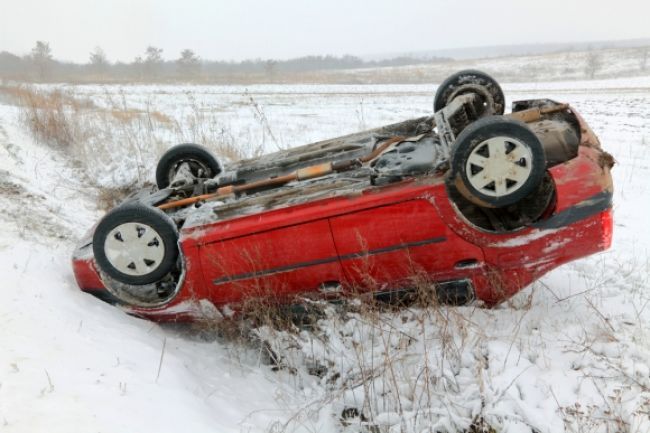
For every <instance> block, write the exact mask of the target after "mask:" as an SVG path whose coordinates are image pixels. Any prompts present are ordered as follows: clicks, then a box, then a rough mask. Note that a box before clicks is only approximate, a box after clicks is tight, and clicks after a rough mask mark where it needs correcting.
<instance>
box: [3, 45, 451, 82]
mask: <svg viewBox="0 0 650 433" xmlns="http://www.w3.org/2000/svg"><path fill="white" fill-rule="evenodd" d="M448 60H451V59H449V58H444V57H429V58H426V59H422V58H415V57H409V56H400V57H394V58H391V59H386V60H377V61H366V60H363V59H361V58H359V57H356V56H351V55H345V56H340V57H337V56H330V55H328V56H304V57H299V58H294V59H289V60H273V59H252V60H243V61H239V62H234V61H219V60H216V61H215V60H204V59H202V58H201V57H200V56H199V55H198V54H197V53H196V52H194V51H193V50H191V49H189V48H188V49H184V50H182V51H181V52H180V53H179V54H178V57H177V58H176V59H174V60H165V59H164V58H163V49H162V48H158V47H154V46H149V47H147V48H146V49H145V50H144V52H143V54H142V55H139V56H137V57H135V59H133V61H131V62H121V61H116V62H111V61H110V60H109V58H108V56H107V54H106V52H105V51H104V50H103V49H102V48H101V47H96V48H95V49H94V50H93V51H92V52H91V53H89V56H88V62H87V63H74V62H64V61H61V60H57V59H55V57H54V55H53V51H52V48H51V46H50V44H49V43H48V42H46V41H37V42H36V44H35V45H34V47H33V48H32V50H31V52H30V53H29V54H28V55H24V56H18V55H15V54H12V53H9V52H6V51H3V52H0V79H3V80H19V81H32V82H55V81H70V82H122V81H142V82H156V81H205V82H211V81H216V82H239V81H240V79H239V78H242V77H244V76H245V77H247V79H250V78H258V79H260V80H262V81H271V82H273V81H282V78H283V77H285V76H295V75H298V74H301V73H313V72H318V71H331V70H341V69H361V68H375V67H382V66H405V65H416V64H424V63H433V62H444V61H448Z"/></svg>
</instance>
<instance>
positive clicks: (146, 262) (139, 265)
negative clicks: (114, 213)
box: [104, 222, 165, 276]
mask: <svg viewBox="0 0 650 433" xmlns="http://www.w3.org/2000/svg"><path fill="white" fill-rule="evenodd" d="M104 251H105V253H106V258H107V259H108V261H109V262H110V264H111V265H112V266H113V267H115V269H117V270H118V271H120V272H122V273H123V274H126V275H132V276H141V275H146V274H148V273H150V272H153V271H154V270H156V269H157V268H158V266H160V263H161V262H162V260H163V257H164V255H165V243H164V242H163V240H162V238H161V237H160V235H159V234H158V232H157V231H156V230H155V229H154V228H152V227H151V226H149V225H147V224H141V223H133V222H130V223H124V224H120V225H118V226H117V227H115V228H114V229H113V230H111V231H110V232H109V233H108V236H107V237H106V241H105V242H104Z"/></svg>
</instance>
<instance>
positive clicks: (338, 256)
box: [73, 116, 613, 321]
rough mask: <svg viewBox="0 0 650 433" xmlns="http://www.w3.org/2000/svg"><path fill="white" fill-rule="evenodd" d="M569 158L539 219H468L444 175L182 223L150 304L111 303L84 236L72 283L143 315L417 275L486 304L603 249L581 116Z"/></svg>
mask: <svg viewBox="0 0 650 433" xmlns="http://www.w3.org/2000/svg"><path fill="white" fill-rule="evenodd" d="M577 118H578V121H579V123H580V128H581V132H582V134H581V141H580V146H579V149H578V155H577V157H575V158H573V159H571V160H569V161H567V162H564V163H562V164H559V165H556V166H554V167H551V168H550V169H549V170H548V171H549V173H550V175H551V177H552V181H553V183H554V186H555V192H556V193H555V197H556V199H555V200H554V201H553V204H552V208H550V209H549V210H548V212H547V216H546V217H545V218H543V219H542V220H540V221H538V222H536V223H533V224H531V225H529V226H526V227H523V228H520V229H518V230H514V231H510V232H506V233H495V232H490V231H487V230H483V229H481V228H479V227H477V226H475V225H473V224H472V223H471V222H469V221H468V220H467V219H466V218H465V217H464V216H463V215H462V214H461V213H460V212H459V210H458V208H457V206H456V205H455V204H454V202H453V201H452V200H451V199H450V197H449V196H448V194H447V189H446V187H445V182H444V178H443V176H441V175H428V176H420V177H415V178H411V179H406V180H403V181H400V182H397V183H392V184H389V185H385V186H373V187H370V188H367V189H366V190H364V191H362V192H360V193H358V194H353V195H346V196H337V197H330V198H323V199H318V200H314V201H309V202H306V203H301V204H298V205H293V206H285V207H281V208H277V209H271V210H266V211H261V212H258V213H253V214H248V215H242V216H233V217H229V218H226V219H224V220H219V221H213V222H210V223H208V224H202V225H198V226H197V225H195V226H192V227H183V228H181V230H180V238H179V246H180V251H181V255H182V257H183V263H184V271H183V275H182V277H181V281H180V282H179V284H178V288H177V289H176V291H175V294H174V295H173V296H171V297H169V298H168V299H165V300H164V301H162V302H161V303H159V304H157V305H147V306H143V305H142V306H138V305H134V304H128V305H127V304H125V303H123V302H120V301H117V299H116V298H115V297H114V296H112V295H111V292H110V290H109V289H107V285H106V284H104V282H103V281H102V278H101V277H100V273H98V272H97V267H96V264H95V263H94V260H93V257H92V248H91V246H90V245H89V243H88V242H84V243H82V245H81V246H80V247H79V248H78V249H77V251H76V252H75V255H74V259H73V265H74V273H75V277H76V279H77V282H78V284H79V287H80V288H81V289H82V290H83V291H85V292H88V293H91V294H94V295H96V296H98V297H100V298H104V299H107V300H113V301H116V302H117V303H118V304H121V305H122V307H123V308H124V309H126V310H127V311H128V312H129V313H131V314H135V315H137V316H141V317H146V318H149V319H152V320H158V321H166V320H192V319H196V318H199V317H201V316H202V315H203V314H204V312H205V308H204V307H205V305H206V303H207V304H211V305H214V306H216V307H217V308H223V307H226V306H229V305H239V304H241V303H242V302H245V301H246V300H247V299H249V298H251V297H255V296H262V295H269V294H270V295H272V296H274V297H276V298H278V299H279V300H281V301H286V302H291V299H293V298H294V297H295V295H299V294H304V293H308V292H318V291H323V290H324V288H332V287H342V288H343V290H344V291H346V290H347V291H359V290H361V291H370V292H375V293H377V292H390V291H392V290H399V289H402V288H407V287H412V286H413V285H414V284H416V283H417V280H418V279H421V278H422V279H426V280H427V281H430V282H433V283H436V285H437V287H438V288H439V290H442V291H445V290H447V289H448V290H452V291H453V290H456V291H457V290H458V288H459V287H460V288H461V289H462V291H464V292H463V293H461V297H462V298H464V300H465V301H468V300H471V299H472V298H476V299H479V300H481V301H484V302H485V303H487V304H490V305H491V304H495V303H498V302H500V301H502V300H504V299H507V298H508V297H510V296H512V295H513V294H515V293H516V292H518V291H519V290H521V289H522V288H524V287H526V286H527V285H529V284H530V283H531V282H533V281H535V280H536V279H538V278H540V277H541V276H543V275H544V274H545V273H547V272H549V271H550V270H552V269H554V268H556V267H558V266H560V265H562V264H564V263H567V262H569V261H572V260H575V259H578V258H581V257H584V256H588V255H590V254H593V253H597V252H599V251H603V250H604V249H606V248H608V247H609V246H610V243H611V238H612V226H613V222H612V209H611V206H612V179H611V176H610V172H609V168H610V164H609V163H608V161H606V158H605V157H604V155H606V154H605V153H604V152H602V151H601V150H600V145H599V143H598V140H597V138H596V137H595V136H594V134H593V133H592V132H591V130H590V129H589V128H588V126H587V125H586V124H585V122H584V121H583V120H582V119H581V118H580V117H579V116H578V117H577Z"/></svg>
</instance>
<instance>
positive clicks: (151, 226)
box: [93, 203, 178, 285]
mask: <svg viewBox="0 0 650 433" xmlns="http://www.w3.org/2000/svg"><path fill="white" fill-rule="evenodd" d="M177 242H178V231H177V230H176V225H175V224H174V222H173V221H172V220H171V218H169V217H168V216H167V215H166V214H165V213H164V212H163V211H161V210H159V209H157V208H154V207H149V206H145V205H143V204H140V203H132V204H128V205H124V206H120V207H118V208H116V209H113V210H112V211H111V212H109V213H108V214H106V216H104V218H103V219H102V220H101V221H100V222H99V224H98V225H97V228H96V229H95V234H94V235H93V252H94V254H95V261H96V262H97V265H98V266H99V268H100V269H101V270H102V271H104V272H105V273H106V274H107V275H108V276H109V277H111V278H113V279H115V280H117V281H119V282H121V283H125V284H132V285H144V284H151V283H154V282H157V281H159V280H160V279H161V278H162V277H164V276H165V275H167V273H169V272H170V271H171V270H172V269H173V268H174V265H175V264H176V258H177V256H178V243H177Z"/></svg>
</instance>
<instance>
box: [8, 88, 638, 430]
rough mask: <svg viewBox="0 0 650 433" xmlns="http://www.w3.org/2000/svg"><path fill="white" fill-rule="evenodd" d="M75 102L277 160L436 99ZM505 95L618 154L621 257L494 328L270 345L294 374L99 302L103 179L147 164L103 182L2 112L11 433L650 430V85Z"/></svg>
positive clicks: (244, 97) (508, 310)
mask: <svg viewBox="0 0 650 433" xmlns="http://www.w3.org/2000/svg"><path fill="white" fill-rule="evenodd" d="M64 87H65V88H66V89H67V90H69V91H70V92H72V93H73V94H75V95H79V96H84V97H88V98H90V99H92V100H93V101H94V102H95V103H96V105H97V106H99V107H102V106H106V105H107V104H108V103H107V101H115V100H117V101H119V103H120V104H123V105H125V106H128V107H129V108H133V109H138V110H143V111H147V110H152V109H153V110H156V111H158V112H160V113H163V114H165V115H167V116H169V117H170V118H172V119H176V121H178V122H183V119H185V118H186V114H187V113H194V117H193V118H196V116H195V114H196V112H197V110H198V112H200V113H202V116H205V118H207V119H210V121H209V123H210V124H212V125H219V128H221V131H222V132H223V134H224V136H225V135H227V136H228V137H229V139H231V140H232V141H233V142H234V143H246V144H247V145H253V146H259V147H262V148H264V149H266V150H267V151H271V150H274V149H275V148H276V147H286V146H292V145H297V144H303V143H306V142H310V141H314V140H318V139H323V138H328V137H331V136H336V135H340V134H343V133H347V132H354V131H357V130H359V129H361V128H370V127H374V126H379V125H382V124H385V123H391V122H394V121H399V120H403V119H405V118H408V117H412V116H418V115H424V114H428V113H429V112H430V110H431V105H432V95H433V91H434V90H435V89H434V86H425V85H414V86H410V85H400V86H394V85H386V86H379V85H375V86H249V87H247V88H244V87H228V86H205V87H204V86H131V87H117V86H103V87H100V86H81V87H75V86H64ZM504 90H505V91H506V94H507V96H508V99H509V100H510V101H511V100H513V99H523V98H530V97H550V98H554V99H558V100H562V101H567V102H570V103H571V104H573V106H574V107H576V108H577V109H578V111H579V112H580V113H582V114H583V116H584V117H585V118H586V120H587V121H588V122H589V123H590V125H591V126H592V127H593V129H594V130H595V131H596V133H597V134H598V135H599V137H600V139H601V141H602V143H603V145H604V147H605V148H606V150H608V151H609V152H611V153H612V154H614V156H615V157H616V160H617V162H618V164H617V165H616V166H615V168H614V170H613V175H614V178H615V188H616V192H615V223H616V226H615V233H614V244H613V247H612V249H611V250H610V251H608V252H606V253H603V254H600V255H597V256H594V257H590V258H587V259H585V260H581V261H578V262H574V263H572V264H569V265H566V266H564V267H562V268H560V269H558V270H556V271H553V272H552V273H550V274H549V275H547V276H546V277H545V278H543V279H542V281H540V282H538V283H535V284H534V285H533V286H532V287H530V288H528V289H526V290H525V291H523V292H522V293H521V294H519V295H517V296H516V297H515V298H514V299H513V300H512V301H511V302H508V303H506V304H504V305H502V306H500V307H498V308H495V309H491V310H487V309H483V308H476V307H474V306H469V307H462V308H454V307H449V308H447V307H444V308H435V309H433V308H432V309H429V310H424V311H423V310H417V309H409V310H403V311H398V312H384V313H381V314H377V313H363V314H358V315H357V314H347V315H341V314H339V313H337V312H336V311H330V312H329V314H328V316H327V317H326V318H325V319H324V320H322V321H321V322H320V323H319V325H318V327H317V329H315V330H314V331H311V332H306V331H304V332H302V333H300V334H297V335H293V334H286V333H281V332H277V331H274V330H272V329H267V328H263V329H260V330H258V333H259V334H261V335H263V336H265V337H267V338H268V339H269V341H271V347H272V348H273V349H274V351H275V353H277V354H278V355H280V356H281V358H282V360H281V364H282V365H283V366H285V367H286V368H281V369H279V370H277V369H273V368H271V366H269V365H267V364H266V363H265V362H263V361H264V359H265V358H266V357H265V356H264V354H263V353H262V352H261V351H260V350H256V349H253V348H250V347H247V346H245V345H243V344H241V342H235V341H228V340H223V339H212V340H208V341H206V340H205V339H202V338H199V337H198V336H197V335H193V334H191V333H188V332H180V331H179V330H177V329H168V328H162V327H160V326H158V325H155V324H152V323H149V322H145V321H142V320H138V319H135V318H132V317H129V316H127V315H125V314H123V313H122V312H120V311H119V310H117V309H115V308H113V307H110V306H108V305H105V304H103V303H102V302H100V301H98V300H96V299H94V298H92V297H90V296H87V295H84V294H82V293H80V292H79V291H78V290H77V289H76V285H75V282H74V278H73V276H72V273H71V268H70V254H71V251H72V247H73V245H74V242H75V241H76V239H78V238H79V237H80V236H81V235H82V234H83V233H84V232H85V231H86V230H87V229H88V227H90V226H91V225H92V224H93V223H94V222H95V221H96V220H97V219H98V218H99V217H100V216H101V212H100V211H99V210H97V208H96V205H95V198H96V195H97V191H96V189H94V187H90V186H87V182H86V180H87V179H89V177H92V178H98V177H100V178H101V179H102V182H101V184H102V185H104V186H112V185H117V184H121V183H124V179H128V178H129V177H130V176H133V175H134V174H133V173H132V172H131V171H129V170H131V169H132V166H131V165H129V163H128V160H129V159H132V158H133V155H132V154H131V153H130V152H127V151H124V150H123V149H124V148H120V146H122V144H123V143H120V142H119V141H116V142H110V141H106V140H108V138H105V141H104V142H93V143H94V145H97V146H100V145H101V146H104V147H107V148H114V150H115V152H114V155H117V156H115V157H113V158H112V159H111V160H110V161H106V164H105V167H104V168H103V171H95V172H93V173H88V172H87V171H85V170H84V166H83V165H79V164H75V163H74V162H73V161H71V160H70V158H69V156H68V155H67V154H66V153H65V152H64V151H62V150H58V149H55V148H53V147H51V146H48V145H47V144H45V143H36V142H35V141H34V139H33V138H32V137H31V136H30V135H29V133H28V131H27V130H26V129H25V126H24V124H23V123H22V122H21V121H20V115H19V109H18V107H16V106H15V105H12V102H11V101H10V99H9V98H3V96H2V94H1V93H0V224H1V226H2V234H0V273H1V274H0V275H2V279H1V280H0V281H2V282H1V283H0V293H2V301H0V432H34V431H49V432H66V433H69V432H90V431H98V432H129V431H134V432H157V433H164V432H168V431H169V432H176V431H179V430H181V429H182V430H184V431H189V432H230V431H233V432H257V431H273V432H280V431H288V432H289V431H306V432H336V431H364V429H366V427H368V428H371V429H370V430H365V431H390V432H401V431H405V432H411V431H417V432H421V431H426V432H434V431H442V432H445V431H448V432H454V431H462V430H463V429H468V428H469V426H470V424H471V423H472V422H473V421H476V420H479V419H482V420H483V421H484V422H485V423H487V424H489V425H491V426H493V427H494V428H495V431H498V432H544V433H546V432H548V433H551V432H561V431H570V432H612V431H624V432H638V433H644V432H648V431H650V329H649V326H648V325H649V324H650V307H648V304H649V303H650V293H649V292H648V289H649V288H650V287H649V286H650V281H649V280H650V254H649V249H650V230H648V215H649V214H650V78H638V79H621V80H604V81H589V82H553V83H535V84H523V83H519V84H511V85H508V84H506V85H504ZM251 97H252V98H253V100H252V101H251ZM188 131H194V130H193V129H192V128H178V131H177V132H176V133H174V134H172V133H161V134H160V135H156V136H155V137H156V144H157V145H159V146H160V147H161V148H164V147H166V146H169V145H171V144H172V143H173V141H176V140H179V141H180V140H181V139H191V138H193V137H191V136H188V135H187V134H188ZM107 137H108V136H107ZM102 155H103V154H102ZM121 159H123V160H124V164H123V165H120V163H119V161H120V160H121ZM95 165H97V163H95ZM125 167H126V168H125ZM129 167H131V168H129ZM98 170H99V169H98ZM152 172H153V167H150V173H151V174H152ZM151 174H149V175H151ZM315 366H317V367H318V368H317V369H316V370H319V373H320V376H316V375H313V374H310V373H313V372H314V367H315ZM322 367H325V368H322ZM344 409H347V410H346V415H348V416H349V417H348V418H346V420H344V421H342V420H341V414H342V412H343V411H344ZM355 411H356V412H355ZM358 414H363V416H360V415H358ZM362 425H364V427H362Z"/></svg>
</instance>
